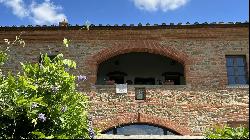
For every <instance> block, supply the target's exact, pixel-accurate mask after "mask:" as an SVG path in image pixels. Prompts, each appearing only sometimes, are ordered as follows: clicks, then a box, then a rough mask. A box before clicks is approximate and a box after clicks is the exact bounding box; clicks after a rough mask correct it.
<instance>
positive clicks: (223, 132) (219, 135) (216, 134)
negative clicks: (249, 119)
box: [205, 126, 249, 139]
mask: <svg viewBox="0 0 250 140" xmlns="http://www.w3.org/2000/svg"><path fill="white" fill-rule="evenodd" d="M205 137H206V138H207V139H249V128H246V127H242V126H240V127H237V128H232V127H229V126H224V127H218V126H217V127H215V128H214V129H212V130H209V131H208V132H207V133H206V136H205Z"/></svg>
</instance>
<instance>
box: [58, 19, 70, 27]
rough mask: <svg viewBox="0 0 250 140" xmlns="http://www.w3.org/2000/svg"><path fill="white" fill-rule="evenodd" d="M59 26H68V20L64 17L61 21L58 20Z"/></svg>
mask: <svg viewBox="0 0 250 140" xmlns="http://www.w3.org/2000/svg"><path fill="white" fill-rule="evenodd" d="M59 27H68V22H67V21H66V20H65V19H64V20H63V21H62V22H59Z"/></svg>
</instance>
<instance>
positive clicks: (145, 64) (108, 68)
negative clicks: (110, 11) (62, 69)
mask: <svg viewBox="0 0 250 140" xmlns="http://www.w3.org/2000/svg"><path fill="white" fill-rule="evenodd" d="M115 61H118V62H119V65H115ZM171 61H172V60H171V59H169V58H167V57H164V56H161V55H155V54H150V53H128V54H123V55H119V56H115V57H113V58H111V59H109V60H107V61H105V62H103V63H101V64H100V65H99V69H98V74H97V84H105V82H104V79H108V78H107V77H106V74H107V73H109V72H112V71H121V72H125V73H127V74H128V76H125V78H124V81H126V80H132V81H133V82H134V78H135V77H141V78H149V77H155V80H156V81H155V83H156V84H158V83H157V80H161V81H164V77H163V76H162V73H164V72H180V73H182V74H183V73H184V67H183V66H182V65H181V64H179V63H178V62H176V63H175V65H171ZM181 84H185V82H184V78H183V77H181Z"/></svg>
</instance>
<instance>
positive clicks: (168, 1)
mask: <svg viewBox="0 0 250 140" xmlns="http://www.w3.org/2000/svg"><path fill="white" fill-rule="evenodd" d="M132 1H134V4H135V6H136V7H137V8H139V9H141V10H146V11H157V10H162V11H164V12H166V11H169V10H175V9H177V8H179V7H181V6H184V5H185V4H186V3H187V2H188V1H189V0H132Z"/></svg>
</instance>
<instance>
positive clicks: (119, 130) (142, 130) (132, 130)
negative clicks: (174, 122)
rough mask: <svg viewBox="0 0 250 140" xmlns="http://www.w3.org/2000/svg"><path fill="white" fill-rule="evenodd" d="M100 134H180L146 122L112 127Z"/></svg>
mask: <svg viewBox="0 0 250 140" xmlns="http://www.w3.org/2000/svg"><path fill="white" fill-rule="evenodd" d="M102 134H113V135H180V134H179V133H178V132H176V131H174V130H171V129H169V128H166V127H162V126H158V125H154V124H148V123H131V124H123V125H120V126H117V127H112V128H110V129H107V130H105V131H103V132H102Z"/></svg>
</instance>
